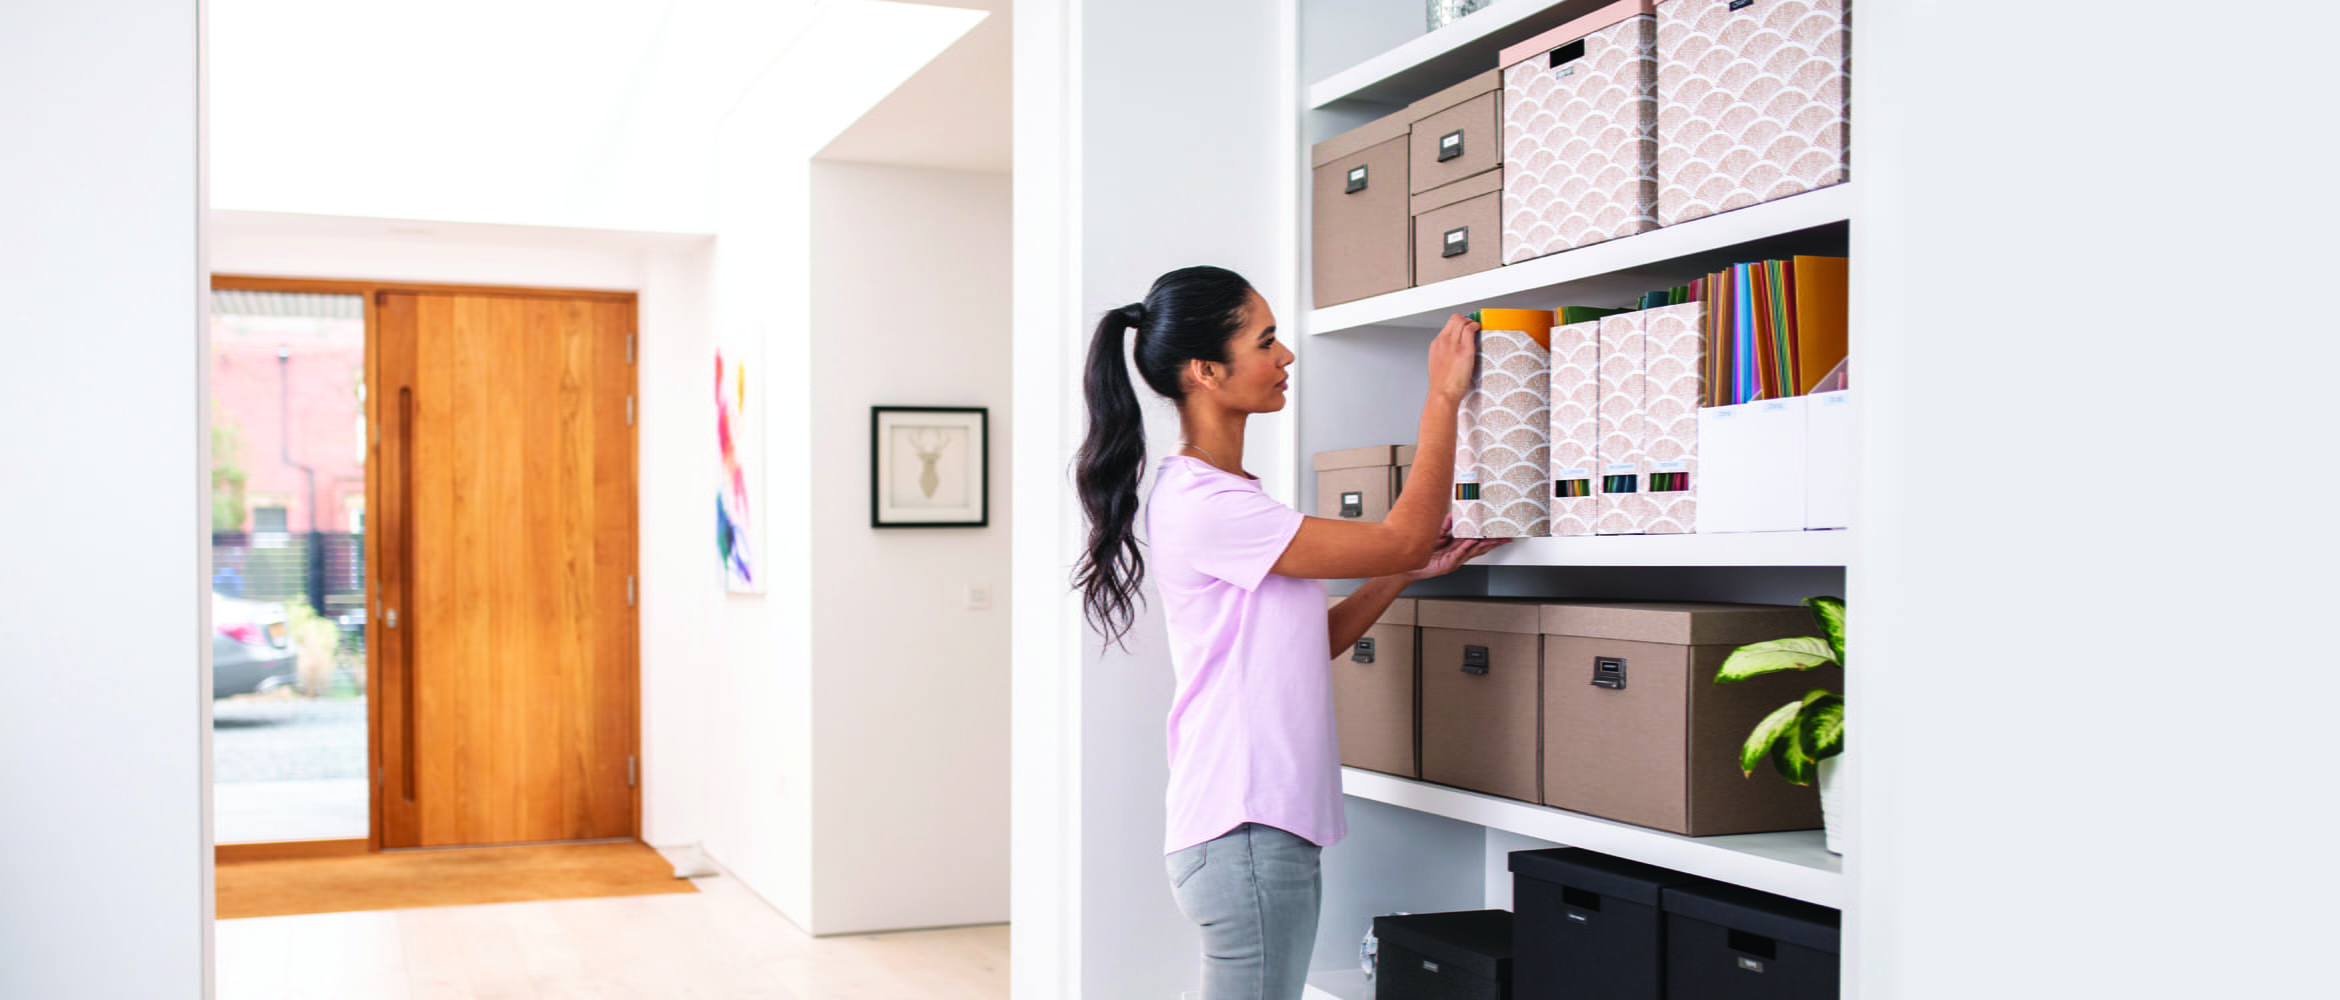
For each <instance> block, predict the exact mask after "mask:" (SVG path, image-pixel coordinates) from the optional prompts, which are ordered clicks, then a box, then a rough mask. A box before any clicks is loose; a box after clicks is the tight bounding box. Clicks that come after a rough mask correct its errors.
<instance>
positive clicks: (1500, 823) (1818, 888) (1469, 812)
mask: <svg viewBox="0 0 2340 1000" xmlns="http://www.w3.org/2000/svg"><path fill="white" fill-rule="evenodd" d="M1341 780H1342V790H1343V791H1345V792H1347V793H1348V794H1350V795H1353V796H1356V797H1358V798H1361V799H1372V800H1373V801H1376V802H1386V803H1389V804H1390V805H1393V806H1402V807H1404V808H1407V809H1413V810H1417V811H1420V812H1426V813H1434V814H1436V815H1440V816H1445V817H1447V818H1449V819H1458V820H1463V821H1465V822H1469V823H1477V824H1479V825H1480V826H1484V827H1488V828H1490V829H1496V830H1504V831H1508V832H1511V833H1516V834H1520V835H1522V836H1528V837H1535V838H1538V839H1541V840H1549V841H1552V842H1553V843H1558V844H1567V845H1569V846H1571V847H1582V848H1586V849H1588V850H1594V851H1599V852H1601V853H1603V854H1609V855H1614V856H1616V857H1620V858H1629V859H1631V860H1634V861H1641V862H1645V863H1648V864H1653V865H1659V866H1662V867H1666V868H1671V869H1673V870H1675V871H1679V872H1688V873H1690V874H1692V875H1701V876H1705V877H1707V878H1712V879H1719V880H1721V881H1724V882H1732V883H1736V884H1738V885H1743V886H1747V887H1748V888H1751V889H1760V890H1763V891H1764V892H1772V893H1778V894H1779V895H1782V896H1790V897H1793V898H1796V899H1801V900H1804V901H1806V902H1812V903H1818V904H1820V905H1822V906H1834V907H1839V908H1841V907H1843V906H1844V905H1845V904H1846V903H1847V902H1848V901H1849V900H1850V899H1851V896H1852V893H1851V892H1850V891H1849V890H1848V888H1847V886H1846V884H1845V879H1844V861H1843V859H1842V858H1839V857H1837V856H1836V855H1833V854H1830V853H1828V850H1827V848H1825V847H1822V846H1821V835H1820V831H1818V830H1797V831H1792V832H1787V833H1750V834H1741V835H1737V836H1728V837H1684V836H1681V835H1680V834H1673V833H1667V832H1665V831H1663V830H1652V829H1649V828H1647V827H1639V826H1633V825H1631V824H1627V823H1619V822H1616V821H1614V820H1606V819H1601V818H1599V817H1596V816H1587V815H1584V814H1583V813H1573V812H1569V811H1567V810H1565V809H1554V808H1551V807H1549V806H1539V805H1535V804H1533V803H1528V802H1519V801H1516V800H1513V799H1504V798H1497V797H1495V796H1492V795H1482V794H1480V793H1478V792H1469V791H1464V790H1462V789H1459V788H1448V787H1446V786H1444V785H1433V784H1430V783H1428V782H1421V781H1411V780H1408V779H1405V778H1399V777H1394V776H1392V775H1387V774H1381V773H1378V772H1374V771H1361V770H1358V769H1357V768H1353V767H1344V768H1342V769H1341Z"/></svg>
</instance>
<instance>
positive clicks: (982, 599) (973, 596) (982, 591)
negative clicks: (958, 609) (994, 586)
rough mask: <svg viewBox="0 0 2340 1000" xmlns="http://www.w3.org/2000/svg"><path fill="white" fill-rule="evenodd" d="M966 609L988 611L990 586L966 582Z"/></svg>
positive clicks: (989, 608) (989, 606) (989, 607)
mask: <svg viewBox="0 0 2340 1000" xmlns="http://www.w3.org/2000/svg"><path fill="white" fill-rule="evenodd" d="M967 610H969V611H989V610H991V588H990V587H986V586H984V585H982V584H980V583H970V584H968V585H967Z"/></svg>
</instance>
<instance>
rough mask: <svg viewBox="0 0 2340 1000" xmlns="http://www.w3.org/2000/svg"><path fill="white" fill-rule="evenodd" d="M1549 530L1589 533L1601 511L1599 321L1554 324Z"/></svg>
mask: <svg viewBox="0 0 2340 1000" xmlns="http://www.w3.org/2000/svg"><path fill="white" fill-rule="evenodd" d="M1551 386H1552V534H1553V535H1555V536H1573V535H1589V534H1592V533H1593V521H1594V520H1595V519H1597V518H1598V517H1599V514H1600V509H1599V508H1600V502H1601V500H1600V496H1599V495H1598V493H1597V492H1596V491H1595V489H1594V488H1595V487H1596V486H1598V485H1599V483H1600V476H1601V472H1600V458H1599V454H1600V444H1601V324H1600V321H1599V320H1594V321H1592V322H1589V323H1571V324H1569V325H1567V326H1562V327H1555V328H1553V330H1552V376H1551Z"/></svg>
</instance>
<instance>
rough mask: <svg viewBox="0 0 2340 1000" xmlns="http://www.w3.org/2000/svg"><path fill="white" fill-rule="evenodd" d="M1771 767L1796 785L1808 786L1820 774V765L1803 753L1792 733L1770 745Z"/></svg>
mask: <svg viewBox="0 0 2340 1000" xmlns="http://www.w3.org/2000/svg"><path fill="white" fill-rule="evenodd" d="M1797 707H1799V708H1801V707H1802V706H1800V705H1799V706H1797ZM1771 766H1772V767H1773V768H1774V769H1776V770H1778V771H1779V776H1780V777H1782V778H1786V779H1787V780H1788V781H1789V782H1791V783H1793V784H1798V785H1809V784H1811V783H1812V779H1814V778H1816V777H1818V776H1819V774H1820V765H1819V764H1818V763H1817V762H1815V761H1813V760H1812V758H1811V756H1810V755H1807V754H1806V753H1804V748H1803V745H1802V743H1801V742H1800V741H1798V740H1797V739H1796V737H1795V734H1794V733H1792V732H1791V733H1786V734H1783V735H1782V737H1781V739H1780V741H1779V742H1777V743H1774V744H1772V745H1771Z"/></svg>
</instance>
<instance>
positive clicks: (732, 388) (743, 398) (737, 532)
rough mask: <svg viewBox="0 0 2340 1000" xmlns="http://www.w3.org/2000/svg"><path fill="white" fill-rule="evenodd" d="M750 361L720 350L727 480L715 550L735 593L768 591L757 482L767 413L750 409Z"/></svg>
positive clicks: (718, 507) (718, 399)
mask: <svg viewBox="0 0 2340 1000" xmlns="http://www.w3.org/2000/svg"><path fill="white" fill-rule="evenodd" d="M749 388H750V387H749V384H748V364H747V362H746V360H745V359H744V358H743V357H741V352H739V351H738V350H736V349H733V350H721V349H719V350H717V351H716V352H715V440H716V444H717V445H718V446H719V447H720V448H721V451H722V455H723V471H722V482H721V484H720V485H719V486H718V488H717V489H716V491H715V550H716V553H717V554H718V555H720V556H721V557H722V559H723V589H725V590H728V591H730V592H732V593H735V594H756V593H762V592H763V590H764V581H763V578H762V577H761V576H759V575H758V566H757V563H756V550H757V544H756V534H755V531H754V528H755V523H756V520H755V518H756V514H755V510H756V508H755V495H756V493H757V492H759V491H758V490H756V489H755V488H754V484H756V483H757V482H758V480H757V479H756V476H757V475H758V474H760V473H761V472H762V471H763V469H762V468H761V467H760V466H761V459H762V457H763V455H762V450H761V448H760V447H758V445H759V443H760V441H761V439H762V434H761V433H759V431H758V430H757V425H758V424H759V423H760V422H761V421H762V419H763V415H762V414H761V413H760V412H758V411H757V410H754V409H751V408H750V400H751V398H752V397H750V396H749V394H748V393H749Z"/></svg>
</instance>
